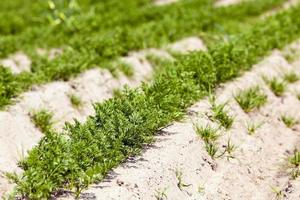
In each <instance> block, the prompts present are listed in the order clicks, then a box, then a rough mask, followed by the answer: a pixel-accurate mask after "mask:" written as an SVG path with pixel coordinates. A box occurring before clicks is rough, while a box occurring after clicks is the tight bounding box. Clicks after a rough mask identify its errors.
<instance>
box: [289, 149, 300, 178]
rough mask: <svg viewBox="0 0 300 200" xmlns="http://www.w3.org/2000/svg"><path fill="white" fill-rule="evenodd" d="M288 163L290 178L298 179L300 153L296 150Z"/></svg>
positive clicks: (299, 173)
mask: <svg viewBox="0 0 300 200" xmlns="http://www.w3.org/2000/svg"><path fill="white" fill-rule="evenodd" d="M288 162H289V164H290V166H291V172H290V175H291V177H292V178H293V179H296V178H298V177H299V175H300V151H298V150H297V149H296V150H295V151H294V154H293V155H292V156H290V157H289V158H288Z"/></svg>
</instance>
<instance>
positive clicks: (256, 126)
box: [246, 121, 263, 135]
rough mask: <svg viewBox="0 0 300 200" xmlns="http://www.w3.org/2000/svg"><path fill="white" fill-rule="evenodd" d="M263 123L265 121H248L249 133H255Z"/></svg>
mask: <svg viewBox="0 0 300 200" xmlns="http://www.w3.org/2000/svg"><path fill="white" fill-rule="evenodd" d="M262 125H263V122H260V123H255V122H252V121H250V122H247V123H246V127H247V131H248V134H249V135H253V134H254V133H255V132H256V131H257V129H259V128H260V127H261V126H262Z"/></svg>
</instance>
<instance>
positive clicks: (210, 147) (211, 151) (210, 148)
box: [205, 142, 220, 159]
mask: <svg viewBox="0 0 300 200" xmlns="http://www.w3.org/2000/svg"><path fill="white" fill-rule="evenodd" d="M205 150H206V152H207V153H208V155H210V157H211V158H212V159H215V158H218V157H220V156H218V155H217V153H218V151H219V148H218V146H217V144H216V143H214V142H206V143H205Z"/></svg>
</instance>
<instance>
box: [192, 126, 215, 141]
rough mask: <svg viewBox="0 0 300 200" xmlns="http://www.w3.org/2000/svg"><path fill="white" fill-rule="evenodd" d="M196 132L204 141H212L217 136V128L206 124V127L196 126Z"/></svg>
mask: <svg viewBox="0 0 300 200" xmlns="http://www.w3.org/2000/svg"><path fill="white" fill-rule="evenodd" d="M196 133H197V134H198V135H199V136H200V137H201V138H202V139H203V140H204V142H205V143H209V142H214V141H216V140H217V139H218V138H219V134H218V129H215V128H212V127H211V126H209V125H207V126H206V127H203V126H201V127H199V126H197V127H196Z"/></svg>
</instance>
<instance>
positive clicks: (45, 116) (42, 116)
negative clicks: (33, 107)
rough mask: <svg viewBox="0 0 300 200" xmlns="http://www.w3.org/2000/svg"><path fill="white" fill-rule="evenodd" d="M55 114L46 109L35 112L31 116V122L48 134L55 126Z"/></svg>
mask: <svg viewBox="0 0 300 200" xmlns="http://www.w3.org/2000/svg"><path fill="white" fill-rule="evenodd" d="M52 118H53V113H52V112H49V111H47V110H45V109H42V110H39V111H35V112H33V113H32V114H31V120H32V122H33V123H34V124H35V126H36V127H37V128H39V129H40V130H41V131H42V132H43V133H48V132H49V131H51V129H52V125H53V120H52Z"/></svg>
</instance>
